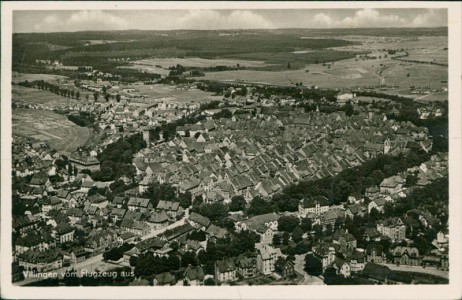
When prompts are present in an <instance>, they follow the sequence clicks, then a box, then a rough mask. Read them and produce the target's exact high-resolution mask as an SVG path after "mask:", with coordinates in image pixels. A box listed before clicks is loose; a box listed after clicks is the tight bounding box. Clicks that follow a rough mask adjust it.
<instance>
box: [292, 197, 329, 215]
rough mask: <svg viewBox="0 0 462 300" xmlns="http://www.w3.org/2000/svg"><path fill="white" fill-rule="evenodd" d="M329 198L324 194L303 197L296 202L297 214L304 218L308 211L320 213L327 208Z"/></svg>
mask: <svg viewBox="0 0 462 300" xmlns="http://www.w3.org/2000/svg"><path fill="white" fill-rule="evenodd" d="M329 204H330V203H329V200H327V198H326V197H324V196H319V197H311V198H305V199H302V200H301V201H300V203H299V204H298V214H299V215H300V216H301V217H302V218H304V217H306V215H307V214H309V213H314V214H316V215H320V214H321V213H325V212H327V211H328V210H329Z"/></svg>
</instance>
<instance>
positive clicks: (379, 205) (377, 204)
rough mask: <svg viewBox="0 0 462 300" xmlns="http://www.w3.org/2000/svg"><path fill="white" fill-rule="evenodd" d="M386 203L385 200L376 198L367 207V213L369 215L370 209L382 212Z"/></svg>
mask: <svg viewBox="0 0 462 300" xmlns="http://www.w3.org/2000/svg"><path fill="white" fill-rule="evenodd" d="M386 202H387V200H386V199H385V198H383V197H380V198H376V199H374V200H372V201H371V202H369V204H368V206H367V211H368V212H369V213H371V211H372V209H373V208H375V209H376V210H377V211H378V212H383V210H384V207H385V203H386Z"/></svg>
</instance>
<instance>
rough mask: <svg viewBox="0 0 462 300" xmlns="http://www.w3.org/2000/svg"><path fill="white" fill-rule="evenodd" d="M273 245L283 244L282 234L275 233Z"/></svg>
mask: <svg viewBox="0 0 462 300" xmlns="http://www.w3.org/2000/svg"><path fill="white" fill-rule="evenodd" d="M273 245H274V246H279V245H281V236H280V235H279V234H275V235H273Z"/></svg>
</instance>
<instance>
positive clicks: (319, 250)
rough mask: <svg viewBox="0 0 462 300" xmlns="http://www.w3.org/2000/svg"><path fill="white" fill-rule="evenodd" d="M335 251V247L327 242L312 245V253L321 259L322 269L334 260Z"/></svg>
mask: <svg viewBox="0 0 462 300" xmlns="http://www.w3.org/2000/svg"><path fill="white" fill-rule="evenodd" d="M335 252H336V251H335V247H333V245H329V244H327V243H322V244H318V245H316V246H315V247H313V255H314V257H316V258H318V259H319V260H321V263H322V270H323V271H325V270H326V268H327V267H329V266H330V265H332V263H333V262H334V261H335Z"/></svg>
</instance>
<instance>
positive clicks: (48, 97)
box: [11, 74, 78, 107]
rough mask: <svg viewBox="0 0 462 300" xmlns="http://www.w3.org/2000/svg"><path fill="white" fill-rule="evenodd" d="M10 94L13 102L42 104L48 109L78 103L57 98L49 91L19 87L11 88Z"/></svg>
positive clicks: (69, 99) (57, 96) (68, 99)
mask: <svg viewBox="0 0 462 300" xmlns="http://www.w3.org/2000/svg"><path fill="white" fill-rule="evenodd" d="M25 75H31V74H25ZM32 75H33V74H32ZM11 94H12V100H13V102H17V103H18V102H21V103H23V104H43V105H47V106H49V107H57V106H60V105H69V104H76V103H78V100H76V99H71V98H66V97H63V96H59V95H56V94H55V93H52V92H50V91H44V90H38V89H35V88H27V87H23V86H19V85H13V86H12V89H11Z"/></svg>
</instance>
